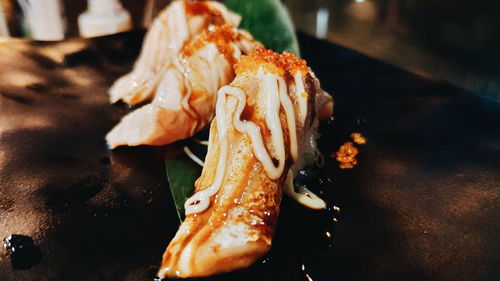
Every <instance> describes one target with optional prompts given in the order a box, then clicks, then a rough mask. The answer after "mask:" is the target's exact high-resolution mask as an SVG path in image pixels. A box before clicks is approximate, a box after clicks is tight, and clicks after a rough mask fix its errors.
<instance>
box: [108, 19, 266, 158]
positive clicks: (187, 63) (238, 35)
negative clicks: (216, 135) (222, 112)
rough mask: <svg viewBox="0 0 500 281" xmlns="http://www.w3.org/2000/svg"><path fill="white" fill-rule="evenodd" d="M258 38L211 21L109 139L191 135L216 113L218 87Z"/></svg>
mask: <svg viewBox="0 0 500 281" xmlns="http://www.w3.org/2000/svg"><path fill="white" fill-rule="evenodd" d="M258 46H260V43H258V42H256V41H255V40H253V38H252V37H251V36H250V35H249V34H248V33H246V32H244V31H238V30H236V29H235V28H234V27H232V26H230V25H221V26H212V27H210V28H209V29H207V30H205V31H203V32H202V33H201V34H200V35H199V36H197V37H196V38H195V39H194V40H193V41H191V42H190V43H188V44H187V45H186V46H185V47H184V48H183V49H182V51H181V53H180V54H179V56H178V57H177V58H175V59H173V60H172V64H171V65H170V66H169V68H168V69H167V70H166V72H165V74H164V76H163V79H162V81H161V82H160V84H159V86H158V88H157V89H156V94H155V98H154V100H153V102H152V103H150V104H148V105H145V106H143V107H141V108H139V109H137V110H135V111H133V112H131V113H129V114H128V115H127V116H125V117H124V118H123V119H122V120H121V121H120V123H119V124H118V125H116V126H115V127H114V128H113V129H112V130H111V131H110V132H109V133H108V135H107V136H106V140H107V142H108V145H109V146H110V147H111V148H115V147H117V146H120V145H128V146H136V145H165V144H169V143H172V142H175V141H177V140H181V139H185V138H188V137H191V136H193V135H194V134H195V133H196V132H198V131H199V130H200V129H201V128H203V127H205V126H206V125H207V124H208V123H209V122H210V121H211V120H212V118H213V116H214V112H215V110H214V108H215V100H216V94H217V90H218V89H219V88H220V87H221V86H223V85H227V84H229V83H230V82H231V80H232V79H233V78H234V75H235V74H234V70H233V65H234V64H235V63H236V61H237V60H238V59H239V58H240V55H241V53H242V52H243V53H248V52H250V51H251V50H252V49H254V48H256V47H258Z"/></svg>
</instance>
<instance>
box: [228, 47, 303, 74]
mask: <svg viewBox="0 0 500 281" xmlns="http://www.w3.org/2000/svg"><path fill="white" fill-rule="evenodd" d="M261 68H263V69H264V70H267V71H268V72H271V73H273V74H276V75H279V76H285V75H286V76H293V75H294V74H295V73H297V72H301V73H302V74H304V75H305V74H306V73H307V72H308V68H307V63H306V61H305V60H303V59H299V58H297V57H296V56H295V55H294V54H292V53H288V52H283V54H279V53H276V52H274V51H272V50H268V49H265V48H259V49H256V50H254V51H252V52H251V53H250V54H248V55H246V56H242V57H241V59H240V61H239V62H238V64H237V65H236V66H235V71H236V74H237V75H240V74H243V73H248V72H250V73H255V72H257V71H258V70H259V69H261Z"/></svg>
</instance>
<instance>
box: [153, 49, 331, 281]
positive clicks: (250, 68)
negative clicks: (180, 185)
mask: <svg viewBox="0 0 500 281" xmlns="http://www.w3.org/2000/svg"><path fill="white" fill-rule="evenodd" d="M236 73H237V76H236V78H235V80H234V81H233V82H232V83H231V84H230V85H229V86H225V87H223V88H221V89H220V90H219V92H218V100H217V105H216V117H215V119H214V121H212V124H211V128H210V138H209V146H208V153H207V156H206V158H205V166H204V167H203V171H202V175H201V177H200V178H199V179H198V180H197V181H196V183H195V194H194V195H193V196H192V197H191V198H189V199H188V200H187V202H186V205H185V207H186V219H185V220H184V222H183V223H182V224H181V226H180V228H179V230H178V231H177V233H176V235H175V237H174V238H173V240H172V241H171V242H170V244H169V245H168V247H167V249H166V251H165V253H164V255H163V261H162V264H161V267H160V269H159V272H158V276H159V277H160V278H167V277H181V278H186V277H204V276H210V275H214V274H219V273H224V272H229V271H233V270H237V269H241V268H244V267H247V266H249V265H251V264H252V263H254V262H255V261H256V260H258V259H259V258H260V257H262V255H264V254H265V253H266V252H268V250H269V249H270V247H271V244H272V238H273V234H274V231H275V227H276V222H277V219H278V214H279V211H280V201H281V197H282V193H283V191H282V187H283V183H284V181H285V178H286V176H287V174H288V171H289V169H290V168H291V167H292V165H294V163H300V162H301V160H300V158H301V155H300V154H299V153H298V151H301V148H302V147H304V146H307V145H308V143H309V142H308V139H309V137H310V136H311V134H313V133H314V131H315V127H316V126H317V119H318V115H319V114H320V113H321V114H323V116H322V117H325V118H326V117H328V115H329V114H331V113H332V106H333V102H332V99H331V97H330V96H329V95H328V94H326V93H325V92H324V91H322V90H321V88H320V87H319V83H318V82H317V79H316V78H315V77H314V74H312V72H311V71H310V70H309V68H308V67H307V65H306V63H305V61H303V60H300V59H298V58H296V57H294V56H293V55H291V54H288V53H284V54H283V55H279V54H277V53H274V52H272V51H269V50H265V49H258V50H256V51H254V52H252V53H251V54H250V55H248V56H242V57H241V60H240V62H239V63H238V64H237V65H236Z"/></svg>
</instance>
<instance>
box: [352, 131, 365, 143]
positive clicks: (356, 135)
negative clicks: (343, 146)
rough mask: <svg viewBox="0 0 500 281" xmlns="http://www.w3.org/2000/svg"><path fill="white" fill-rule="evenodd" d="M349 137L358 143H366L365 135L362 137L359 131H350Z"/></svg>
mask: <svg viewBox="0 0 500 281" xmlns="http://www.w3.org/2000/svg"><path fill="white" fill-rule="evenodd" d="M351 138H352V140H353V141H354V142H355V143H357V144H359V145H363V144H366V139H365V137H363V135H361V133H352V134H351Z"/></svg>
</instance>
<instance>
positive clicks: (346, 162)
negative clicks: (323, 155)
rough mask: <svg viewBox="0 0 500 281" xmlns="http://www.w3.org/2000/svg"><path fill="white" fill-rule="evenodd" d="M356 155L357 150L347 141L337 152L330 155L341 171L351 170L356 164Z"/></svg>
mask: <svg viewBox="0 0 500 281" xmlns="http://www.w3.org/2000/svg"><path fill="white" fill-rule="evenodd" d="M356 155H358V149H357V148H356V147H354V145H353V143H352V142H350V141H349V142H346V143H344V144H343V145H341V146H340V148H339V151H337V152H335V153H334V154H332V157H335V159H337V161H338V162H339V167H340V168H341V169H352V168H354V166H355V165H356V164H357V163H358V161H357V160H356Z"/></svg>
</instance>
